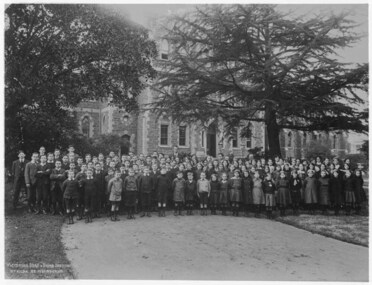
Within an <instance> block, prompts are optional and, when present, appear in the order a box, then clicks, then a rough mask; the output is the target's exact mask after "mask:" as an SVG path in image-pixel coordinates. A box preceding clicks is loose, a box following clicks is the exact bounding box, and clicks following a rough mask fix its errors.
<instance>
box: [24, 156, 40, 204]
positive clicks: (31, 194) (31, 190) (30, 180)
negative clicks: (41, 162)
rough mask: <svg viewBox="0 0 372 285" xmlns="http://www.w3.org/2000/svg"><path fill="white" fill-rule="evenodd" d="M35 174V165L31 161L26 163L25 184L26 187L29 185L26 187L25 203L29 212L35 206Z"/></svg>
mask: <svg viewBox="0 0 372 285" xmlns="http://www.w3.org/2000/svg"><path fill="white" fill-rule="evenodd" d="M36 173H37V163H34V162H32V161H30V162H28V163H27V164H26V166H25V182H26V185H27V184H28V185H30V186H29V187H27V201H28V207H29V211H32V210H33V207H34V205H35V200H36V186H37V185H36V181H37V177H36Z"/></svg>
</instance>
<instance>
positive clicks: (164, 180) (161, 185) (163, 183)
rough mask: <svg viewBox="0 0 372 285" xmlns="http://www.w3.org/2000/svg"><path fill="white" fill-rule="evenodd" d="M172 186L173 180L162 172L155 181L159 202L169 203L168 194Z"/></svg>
mask: <svg viewBox="0 0 372 285" xmlns="http://www.w3.org/2000/svg"><path fill="white" fill-rule="evenodd" d="M171 188H172V184H171V181H170V180H169V177H168V176H167V175H166V174H160V175H159V176H158V177H157V179H156V183H155V189H156V198H157V201H158V203H161V204H165V203H167V195H168V192H169V189H171Z"/></svg>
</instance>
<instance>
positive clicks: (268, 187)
mask: <svg viewBox="0 0 372 285" xmlns="http://www.w3.org/2000/svg"><path fill="white" fill-rule="evenodd" d="M262 190H263V192H264V194H265V206H266V207H274V206H275V196H274V194H275V190H276V187H275V182H274V181H273V180H271V179H270V180H264V181H263V182H262Z"/></svg>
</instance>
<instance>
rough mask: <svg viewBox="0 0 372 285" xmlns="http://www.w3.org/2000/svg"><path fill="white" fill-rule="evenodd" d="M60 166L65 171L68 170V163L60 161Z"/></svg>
mask: <svg viewBox="0 0 372 285" xmlns="http://www.w3.org/2000/svg"><path fill="white" fill-rule="evenodd" d="M61 168H63V169H64V170H65V171H68V170H70V163H69V162H68V163H62V165H61Z"/></svg>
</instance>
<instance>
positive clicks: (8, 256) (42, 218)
mask: <svg viewBox="0 0 372 285" xmlns="http://www.w3.org/2000/svg"><path fill="white" fill-rule="evenodd" d="M62 223H63V218H62V217H60V216H51V215H35V214H28V213H27V207H26V205H25V204H23V205H22V208H20V209H17V210H16V211H14V210H13V209H12V203H11V185H9V184H7V185H6V186H5V276H6V278H11V279H72V278H74V277H73V272H72V269H71V265H70V263H69V261H68V260H67V258H66V255H65V252H64V246H63V244H62V242H61V235H60V233H61V226H62Z"/></svg>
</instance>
